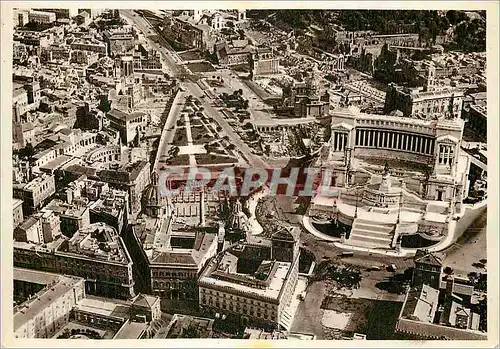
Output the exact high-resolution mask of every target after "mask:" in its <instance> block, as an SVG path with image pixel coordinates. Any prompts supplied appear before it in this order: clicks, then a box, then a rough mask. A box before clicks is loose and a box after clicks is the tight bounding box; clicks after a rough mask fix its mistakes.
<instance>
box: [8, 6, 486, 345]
mask: <svg viewBox="0 0 500 349" xmlns="http://www.w3.org/2000/svg"><path fill="white" fill-rule="evenodd" d="M45 6H46V5H45ZM52 6H54V5H52ZM13 35H14V37H13V54H12V55H13V56H12V58H13V67H12V83H13V91H12V166H13V169H12V176H13V183H12V193H13V194H12V195H13V198H12V210H13V240H14V242H13V261H14V265H13V301H14V303H13V309H14V310H13V312H14V319H13V321H14V322H13V331H14V337H15V338H19V339H20V338H49V339H88V340H97V339H174V338H178V339H179V338H219V339H221V338H226V339H258V340H368V341H370V340H388V339H391V340H487V339H488V333H487V300H488V298H487V252H486V246H487V243H486V235H487V234H486V221H487V213H486V212H487V143H486V138H487V115H486V114H487V88H486V86H487V84H486V11H458V10H457V11H455V10H425V11H424V10H294V9H278V10H256V9H242V8H241V9H222V10H213V9H211V10H201V9H198V10H168V9H165V10H159V9H155V10H153V9H149V10H141V9H131V10H124V9H119V10H117V9H107V10H105V9H96V8H90V9H84V8H81V9H76V8H75V9H68V8H17V9H15V10H14V34H13ZM9 108H10V106H9ZM6 287H7V288H10V287H11V286H6ZM490 322H491V321H490Z"/></svg>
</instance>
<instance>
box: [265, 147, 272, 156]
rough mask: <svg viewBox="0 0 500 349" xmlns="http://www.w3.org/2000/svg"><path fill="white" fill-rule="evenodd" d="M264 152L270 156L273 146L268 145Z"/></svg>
mask: <svg viewBox="0 0 500 349" xmlns="http://www.w3.org/2000/svg"><path fill="white" fill-rule="evenodd" d="M264 152H265V154H266V155H267V156H269V154H271V146H270V145H269V144H266V147H265V150H264Z"/></svg>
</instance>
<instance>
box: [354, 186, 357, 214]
mask: <svg viewBox="0 0 500 349" xmlns="http://www.w3.org/2000/svg"><path fill="white" fill-rule="evenodd" d="M354 218H358V188H356V209H355V210H354Z"/></svg>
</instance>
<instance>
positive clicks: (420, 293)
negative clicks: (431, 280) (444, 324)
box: [402, 284, 439, 323]
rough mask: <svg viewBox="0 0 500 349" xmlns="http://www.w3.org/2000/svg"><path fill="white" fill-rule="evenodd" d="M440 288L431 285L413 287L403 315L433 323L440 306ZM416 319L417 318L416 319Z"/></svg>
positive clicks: (409, 292)
mask: <svg viewBox="0 0 500 349" xmlns="http://www.w3.org/2000/svg"><path fill="white" fill-rule="evenodd" d="M438 298H439V290H436V289H434V288H432V287H430V286H429V285H425V284H424V285H422V286H420V287H416V288H412V289H410V290H409V291H408V297H407V299H406V302H405V304H404V309H403V313H402V316H403V317H406V318H410V319H411V318H416V319H418V320H419V321H422V322H429V323H432V322H433V320H434V315H435V313H436V310H437V306H438ZM414 320H415V319H414Z"/></svg>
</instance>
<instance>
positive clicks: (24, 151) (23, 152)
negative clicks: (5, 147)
mask: <svg viewBox="0 0 500 349" xmlns="http://www.w3.org/2000/svg"><path fill="white" fill-rule="evenodd" d="M33 155H35V149H34V148H33V145H31V143H29V142H28V143H27V144H26V146H25V147H24V148H21V149H19V156H20V157H23V158H28V159H31V158H32V157H33Z"/></svg>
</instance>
